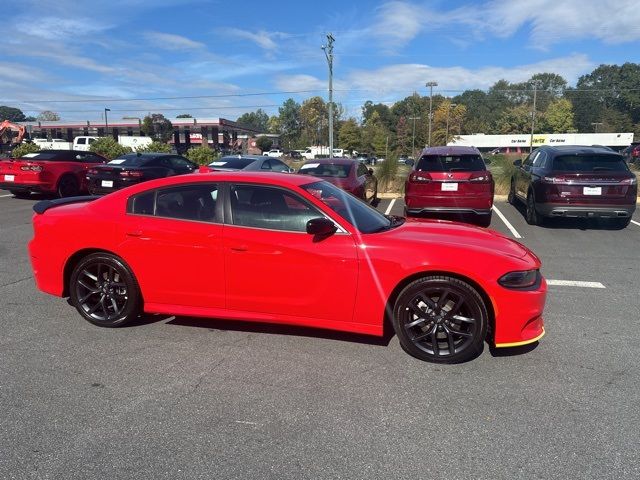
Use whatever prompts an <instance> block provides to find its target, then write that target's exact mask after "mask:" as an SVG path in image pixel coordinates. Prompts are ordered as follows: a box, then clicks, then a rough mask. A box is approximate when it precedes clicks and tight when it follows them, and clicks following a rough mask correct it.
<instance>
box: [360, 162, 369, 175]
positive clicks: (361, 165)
mask: <svg viewBox="0 0 640 480" xmlns="http://www.w3.org/2000/svg"><path fill="white" fill-rule="evenodd" d="M368 174H369V170H368V169H367V167H365V166H364V165H363V164H361V163H359V164H358V176H359V177H361V176H363V175H368Z"/></svg>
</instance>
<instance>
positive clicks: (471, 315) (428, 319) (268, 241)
mask: <svg viewBox="0 0 640 480" xmlns="http://www.w3.org/2000/svg"><path fill="white" fill-rule="evenodd" d="M34 210H35V211H36V214H35V215H34V217H33V225H34V238H33V240H32V241H31V242H30V243H29V252H30V258H31V262H32V266H33V270H34V275H35V279H36V283H37V285H38V287H39V288H40V289H41V290H42V291H44V292H47V293H50V294H53V295H57V296H61V297H70V299H71V302H72V304H73V305H74V306H75V307H76V309H77V310H78V312H79V313H80V315H81V316H82V317H84V318H85V319H86V320H88V321H89V322H91V323H93V324H95V325H98V326H103V327H116V326H120V325H125V324H126V323H128V322H131V321H132V320H134V319H135V318H136V317H137V316H138V315H139V314H140V313H141V312H148V313H160V314H170V315H188V316H196V317H216V318H227V319H236V320H244V321H247V320H248V321H260V322H273V323H282V324H292V325H303V326H308V327H317V328H327V329H333V330H342V331H348V332H357V333H363V334H370V335H382V334H383V329H384V324H385V319H389V320H390V321H391V324H392V325H393V328H394V329H395V332H396V334H397V335H398V338H399V340H400V343H401V345H402V346H403V348H404V349H405V350H406V351H407V352H409V353H410V354H411V355H414V356H416V357H418V358H420V359H423V360H427V361H432V362H441V363H453V362H460V361H465V360H468V359H471V358H473V357H475V356H477V355H478V354H479V352H481V350H482V346H483V342H484V341H485V339H486V340H488V341H490V342H491V343H493V344H495V346H497V347H508V346H516V345H524V344H528V343H532V342H535V341H537V340H538V339H539V338H541V337H542V336H543V335H544V327H543V318H542V312H543V308H544V303H545V297H546V289H547V288H546V282H545V280H544V278H543V277H542V275H541V274H540V261H539V260H538V258H537V257H536V256H535V255H534V254H533V253H532V252H531V251H530V250H528V249H527V248H526V247H524V246H523V245H521V244H519V243H517V242H515V241H513V240H511V239H509V238H507V237H505V236H503V235H501V234H499V233H496V232H493V231H489V230H484V229H481V228H477V227H472V226H466V225H463V224H459V223H453V222H445V221H434V220H427V221H405V219H404V218H401V217H392V216H385V215H382V214H381V213H379V212H378V211H377V210H375V209H373V208H371V207H369V206H368V205H367V204H365V203H364V202H361V201H359V200H358V199H356V198H354V197H353V196H351V195H348V194H346V193H345V192H344V191H343V190H341V189H339V188H337V187H335V186H334V185H332V184H330V183H329V182H325V181H322V180H319V179H317V178H314V177H309V176H303V175H289V174H279V173H247V172H242V173H231V172H229V173H227V172H217V173H201V174H190V175H184V176H179V177H169V178H164V179H159V180H152V181H149V182H146V183H143V184H139V185H134V186H132V187H130V188H128V189H124V190H120V191H117V192H114V193H112V194H110V195H108V196H106V197H102V198H99V199H97V200H94V198H93V197H89V198H86V199H84V200H83V199H82V198H75V199H60V200H48V201H42V202H39V203H37V204H36V205H35V206H34Z"/></svg>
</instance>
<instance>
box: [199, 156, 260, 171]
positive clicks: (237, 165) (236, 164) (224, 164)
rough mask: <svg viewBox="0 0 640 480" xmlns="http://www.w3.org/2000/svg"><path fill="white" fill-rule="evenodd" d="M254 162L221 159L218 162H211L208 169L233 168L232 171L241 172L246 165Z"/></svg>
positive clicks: (251, 159)
mask: <svg viewBox="0 0 640 480" xmlns="http://www.w3.org/2000/svg"><path fill="white" fill-rule="evenodd" d="M253 162H255V160H254V159H253V158H235V157H222V158H221V159H220V160H216V161H215V162H211V163H210V164H209V166H210V167H220V168H233V169H234V170H242V169H243V168H245V167H246V166H247V165H250V164H251V163H253Z"/></svg>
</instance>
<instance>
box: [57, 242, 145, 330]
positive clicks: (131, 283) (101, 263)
mask: <svg viewBox="0 0 640 480" xmlns="http://www.w3.org/2000/svg"><path fill="white" fill-rule="evenodd" d="M69 293H70V298H71V303H72V304H73V306H74V307H76V310H78V312H79V313H80V315H82V317H83V318H84V319H85V320H88V321H89V322H91V323H93V324H94V325H98V326H99V327H120V326H123V325H126V324H127V323H129V322H131V321H132V320H134V319H135V318H137V317H138V314H139V311H140V303H141V302H140V289H139V288H138V284H137V282H136V279H135V277H134V276H133V273H132V272H131V271H130V270H129V267H127V266H126V265H125V264H124V263H123V262H122V260H120V259H119V258H117V257H115V256H114V255H111V254H108V253H93V254H91V255H88V256H86V257H85V258H83V259H82V260H81V261H80V262H79V263H78V265H76V267H75V268H74V269H73V273H72V274H71V280H70V282H69Z"/></svg>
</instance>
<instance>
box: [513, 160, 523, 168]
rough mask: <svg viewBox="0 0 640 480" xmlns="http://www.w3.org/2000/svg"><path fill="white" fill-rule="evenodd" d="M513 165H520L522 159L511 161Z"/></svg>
mask: <svg viewBox="0 0 640 480" xmlns="http://www.w3.org/2000/svg"><path fill="white" fill-rule="evenodd" d="M513 165H514V166H515V167H521V166H522V160H514V161H513Z"/></svg>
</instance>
